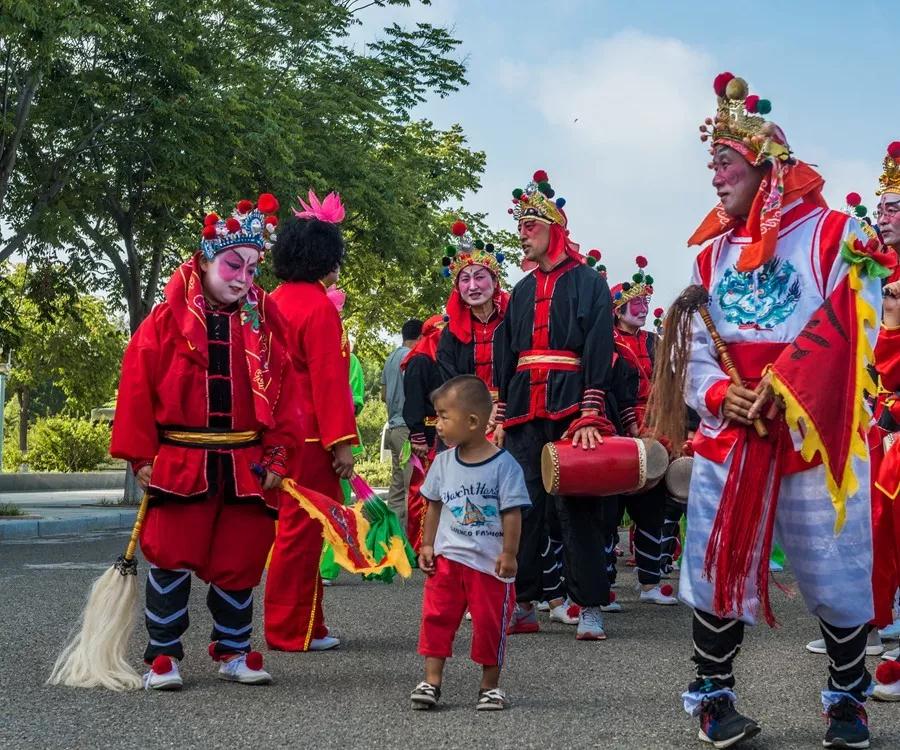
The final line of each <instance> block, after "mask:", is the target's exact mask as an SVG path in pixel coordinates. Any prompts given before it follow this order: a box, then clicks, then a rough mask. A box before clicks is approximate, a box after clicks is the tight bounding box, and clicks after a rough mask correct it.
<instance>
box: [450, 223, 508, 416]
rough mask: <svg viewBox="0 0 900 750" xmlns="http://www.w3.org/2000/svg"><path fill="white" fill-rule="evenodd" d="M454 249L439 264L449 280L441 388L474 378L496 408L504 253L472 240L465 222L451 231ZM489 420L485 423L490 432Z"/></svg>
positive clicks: (504, 294)
mask: <svg viewBox="0 0 900 750" xmlns="http://www.w3.org/2000/svg"><path fill="white" fill-rule="evenodd" d="M451 232H452V234H453V236H454V237H455V238H456V239H457V245H458V247H453V246H452V245H451V246H449V249H450V250H452V251H453V254H452V256H451V255H449V254H448V255H447V256H445V257H444V259H443V263H444V275H445V276H448V277H450V278H452V279H453V291H452V292H450V297H449V299H448V300H447V317H448V318H449V321H448V323H447V326H446V328H444V331H443V333H441V336H440V339H439V341H438V348H437V363H438V369H439V370H440V373H441V378H442V380H443V381H444V382H446V381H448V380H450V379H451V378H455V377H456V376H457V375H477V376H478V378H480V379H481V381H482V382H483V383H484V384H485V385H486V386H487V387H488V390H489V391H490V393H491V397H492V398H493V399H494V403H495V404H496V402H497V387H496V385H495V384H494V332H495V331H496V330H497V326H498V325H500V321H501V320H503V316H504V314H505V313H506V305H507V304H508V303H509V293H508V292H505V291H504V290H503V289H501V288H500V267H501V264H502V263H503V259H504V258H503V253H502V252H500V251H499V250H495V249H494V246H493V245H492V244H491V243H487V244H485V243H484V242H482V241H481V240H473V238H472V236H471V234H470V233H469V230H468V227H467V226H466V224H465V222H463V221H456V222H454V223H453V226H452V227H451ZM493 426H494V425H493V419H492V420H491V421H490V422H489V423H488V428H489V430H491V431H493Z"/></svg>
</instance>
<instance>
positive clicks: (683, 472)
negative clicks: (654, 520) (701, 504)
mask: <svg viewBox="0 0 900 750" xmlns="http://www.w3.org/2000/svg"><path fill="white" fill-rule="evenodd" d="M693 468H694V459H693V458H691V457H690V456H681V457H680V458H676V459H675V460H674V461H672V463H670V464H669V468H668V469H667V470H666V489H667V490H668V491H669V494H670V495H671V496H672V497H673V498H675V499H676V500H678V501H679V502H682V503H686V502H687V499H688V489H690V486H691V471H692V470H693Z"/></svg>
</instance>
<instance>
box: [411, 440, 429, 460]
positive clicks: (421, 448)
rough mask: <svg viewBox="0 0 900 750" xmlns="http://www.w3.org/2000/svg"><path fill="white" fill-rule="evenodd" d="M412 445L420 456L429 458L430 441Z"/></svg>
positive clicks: (413, 449) (413, 450)
mask: <svg viewBox="0 0 900 750" xmlns="http://www.w3.org/2000/svg"><path fill="white" fill-rule="evenodd" d="M410 447H411V448H412V452H413V453H415V454H416V455H417V456H418V457H419V458H428V443H410Z"/></svg>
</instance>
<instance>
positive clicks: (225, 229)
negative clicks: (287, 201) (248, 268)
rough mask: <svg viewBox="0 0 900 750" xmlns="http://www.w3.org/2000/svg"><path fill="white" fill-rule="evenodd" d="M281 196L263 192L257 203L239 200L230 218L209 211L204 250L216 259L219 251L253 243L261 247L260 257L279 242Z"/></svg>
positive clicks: (202, 244) (206, 219) (206, 221)
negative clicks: (278, 198)
mask: <svg viewBox="0 0 900 750" xmlns="http://www.w3.org/2000/svg"><path fill="white" fill-rule="evenodd" d="M277 210H278V200H277V199H276V198H275V196H274V195H272V194H271V193H263V194H262V195H260V196H259V198H258V199H257V201H256V204H254V203H253V201H250V200H242V201H238V204H237V206H236V207H235V210H234V213H233V214H232V215H231V218H229V219H222V218H219V215H218V214H214V213H211V214H207V215H206V218H205V219H204V220H203V238H202V239H201V240H200V250H201V252H202V253H203V255H204V256H205V257H206V258H207V259H208V260H212V259H213V258H215V257H216V256H217V255H218V254H219V253H221V252H223V251H225V250H228V249H230V248H235V247H252V248H255V249H256V250H259V253H260V260H262V256H263V254H264V253H265V251H266V250H268V249H270V248H271V247H272V243H273V242H275V239H276V235H275V227H276V226H278V217H277V216H275V212H276V211H277Z"/></svg>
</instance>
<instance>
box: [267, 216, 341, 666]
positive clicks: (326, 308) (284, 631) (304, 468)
mask: <svg viewBox="0 0 900 750" xmlns="http://www.w3.org/2000/svg"><path fill="white" fill-rule="evenodd" d="M327 200H328V199H327V198H326V202H327ZM277 252H278V247H276V253H277ZM272 298H273V299H274V300H276V301H277V303H278V307H279V310H280V312H281V314H282V316H283V318H284V320H285V324H286V327H287V330H288V332H289V333H288V341H287V348H288V352H289V355H290V358H291V361H292V363H293V365H294V369H295V371H296V372H297V381H298V389H297V406H298V409H299V410H300V411H301V412H302V414H303V416H302V434H303V448H302V451H301V453H300V455H299V456H298V457H297V458H296V459H292V461H291V463H290V464H289V471H290V474H291V476H293V477H297V479H298V481H299V483H300V484H301V485H302V486H304V487H308V488H309V489H312V490H314V491H316V492H319V493H321V494H323V495H326V496H327V497H329V498H332V499H333V500H335V501H336V502H338V503H343V491H342V489H341V485H340V480H339V478H338V476H337V474H336V473H335V471H334V469H333V467H332V461H333V454H332V450H333V449H334V447H335V446H336V445H338V444H339V443H354V444H355V443H356V442H357V432H356V419H355V417H354V414H353V403H352V400H351V399H350V398H348V393H347V383H348V382H349V372H350V359H349V357H350V350H349V346H348V344H347V341H346V338H345V336H344V329H343V325H342V323H341V318H340V314H339V313H338V311H337V309H336V308H335V306H334V305H333V304H332V302H331V300H329V298H328V296H327V294H326V289H325V285H324V284H323V283H321V282H318V281H316V282H307V281H286V282H284V283H282V284H281V285H280V286H279V287H278V288H277V289H276V290H275V291H274V292H272ZM321 554H322V529H321V524H320V523H319V522H318V521H316V520H314V519H313V518H311V517H310V516H309V515H308V514H307V512H306V511H304V510H303V509H302V508H301V507H299V506H298V505H297V503H296V502H295V501H293V500H292V499H291V498H289V497H287V496H284V495H283V496H282V502H281V507H280V509H279V522H278V535H277V538H276V540H275V547H274V549H273V551H272V560H271V563H270V566H269V574H268V578H267V581H266V595H265V629H266V642H267V643H268V644H269V647H270V648H273V649H279V650H284V651H307V650H309V649H310V643H311V641H313V640H315V639H321V638H325V637H326V636H327V635H328V630H327V628H326V627H325V622H324V616H323V613H322V579H321V576H320V575H319V561H320V558H321Z"/></svg>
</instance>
